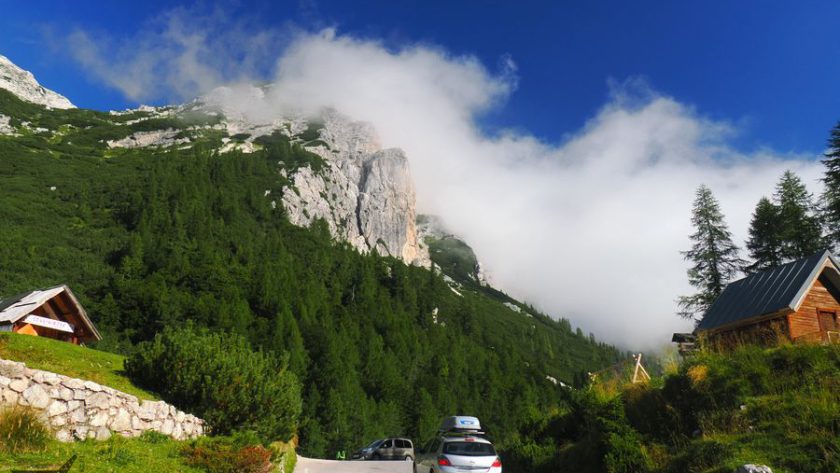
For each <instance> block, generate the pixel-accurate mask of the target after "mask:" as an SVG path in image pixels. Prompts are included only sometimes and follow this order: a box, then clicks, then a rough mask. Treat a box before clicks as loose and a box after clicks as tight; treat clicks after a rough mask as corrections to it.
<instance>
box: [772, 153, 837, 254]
mask: <svg viewBox="0 0 840 473" xmlns="http://www.w3.org/2000/svg"><path fill="white" fill-rule="evenodd" d="M774 198H775V200H776V205H777V206H778V209H779V225H780V228H779V237H780V238H781V252H782V259H783V260H787V261H790V260H795V259H799V258H804V257H806V256H810V255H812V254H814V253H816V252H818V251H820V250H822V249H824V248H825V246H826V245H825V239H824V238H823V235H822V223H821V221H820V218H819V215H818V213H817V208H816V206H815V205H814V201H813V197H812V196H811V194H810V193H809V192H808V189H807V188H806V187H805V184H804V183H803V182H802V179H800V178H799V176H797V175H796V174H795V173H794V172H793V171H790V170H788V171H785V173H784V174H783V175H782V177H781V179H779V182H778V184H776V193H775V194H774Z"/></svg>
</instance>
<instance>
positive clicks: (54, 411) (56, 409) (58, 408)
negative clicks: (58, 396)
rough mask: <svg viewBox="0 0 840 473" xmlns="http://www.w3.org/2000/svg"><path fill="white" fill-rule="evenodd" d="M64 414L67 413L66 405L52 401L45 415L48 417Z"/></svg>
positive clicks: (62, 402)
mask: <svg viewBox="0 0 840 473" xmlns="http://www.w3.org/2000/svg"><path fill="white" fill-rule="evenodd" d="M65 412H67V403H66V402H64V401H58V400H56V401H53V402H51V403H50V407H49V408H48V409H47V415H48V416H50V417H53V416H57V415H59V414H64V413H65Z"/></svg>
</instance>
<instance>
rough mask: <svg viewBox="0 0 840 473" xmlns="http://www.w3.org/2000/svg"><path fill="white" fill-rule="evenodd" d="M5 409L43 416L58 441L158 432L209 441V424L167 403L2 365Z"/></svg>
mask: <svg viewBox="0 0 840 473" xmlns="http://www.w3.org/2000/svg"><path fill="white" fill-rule="evenodd" d="M0 404H3V405H6V406H13V405H21V406H30V407H32V408H35V409H39V410H41V411H42V412H43V414H44V418H45V420H46V421H47V422H48V423H49V425H50V426H52V428H53V429H54V430H55V432H56V438H57V439H59V440H61V441H64V442H69V441H73V440H82V439H86V438H95V439H97V440H105V439H107V438H109V437H110V436H111V435H112V433H118V434H120V435H122V436H124V437H136V436H138V435H140V434H142V433H143V432H145V431H147V430H154V431H157V432H160V433H162V434H165V435H168V436H170V437H172V438H174V439H176V440H183V439H189V438H195V437H198V436H201V435H204V421H203V420H201V419H199V418H198V417H195V416H193V415H191V414H186V413H184V412H181V411H179V410H177V409H175V407H173V406H171V405H169V404H167V403H165V402H163V401H139V400H138V399H137V398H136V397H135V396H132V395H130V394H126V393H124V392H121V391H117V390H116V389H112V388H109V387H107V386H101V385H99V384H97V383H94V382H92V381H85V380H81V379H74V378H69V377H67V376H62V375H59V374H55V373H50V372H49V371H41V370H33V369H29V368H27V367H26V365H25V364H23V363H19V362H15V361H9V360H3V359H0Z"/></svg>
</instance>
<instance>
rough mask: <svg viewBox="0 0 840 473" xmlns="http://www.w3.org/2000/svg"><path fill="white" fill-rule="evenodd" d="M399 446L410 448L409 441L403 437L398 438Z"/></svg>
mask: <svg viewBox="0 0 840 473" xmlns="http://www.w3.org/2000/svg"><path fill="white" fill-rule="evenodd" d="M397 448H408V442H406V441H405V440H403V439H397Z"/></svg>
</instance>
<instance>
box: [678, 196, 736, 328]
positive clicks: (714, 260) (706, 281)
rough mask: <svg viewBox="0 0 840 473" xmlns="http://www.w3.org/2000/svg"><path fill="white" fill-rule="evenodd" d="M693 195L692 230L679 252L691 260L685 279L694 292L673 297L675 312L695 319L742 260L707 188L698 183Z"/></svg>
mask: <svg viewBox="0 0 840 473" xmlns="http://www.w3.org/2000/svg"><path fill="white" fill-rule="evenodd" d="M695 195H696V198H695V200H694V208H693V210H692V216H691V223H692V225H693V226H694V233H693V234H692V235H691V237H690V238H691V241H692V242H693V243H692V246H691V249H690V250H688V251H683V252H682V255H683V257H684V258H685V260H686V261H689V262H691V267H690V268H689V269H688V271H687V273H688V282H689V283H690V284H691V285H692V286H694V287H695V288H696V289H697V292H696V293H695V294H692V295H689V296H681V297H680V298H679V299H678V300H677V304H678V312H677V313H678V314H679V315H680V316H681V317H683V318H686V319H691V320H698V319H699V317H700V316H702V315H703V313H705V312H706V310H707V309H708V308H709V307H710V306H711V305H712V303H713V302H714V300H715V299H716V298H717V297H718V296H719V295H720V293H721V292H723V288H724V287H726V284H727V283H728V282H729V281H730V280H732V279H733V278H734V277H735V276H736V275H738V273H739V272H740V271H741V268H743V267H744V264H745V262H744V260H742V259H741V258H740V256H739V251H740V250H739V248H738V246H736V245H735V244H734V243H733V242H732V234H731V233H730V232H729V228H728V227H727V225H726V222H725V221H724V217H723V214H722V213H721V211H720V205H719V204H718V201H717V200H716V199H715V197H714V195H712V191H711V189H709V188H708V187H706V186H705V185H701V186H700V187H698V188H697V192H696V194H695Z"/></svg>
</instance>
